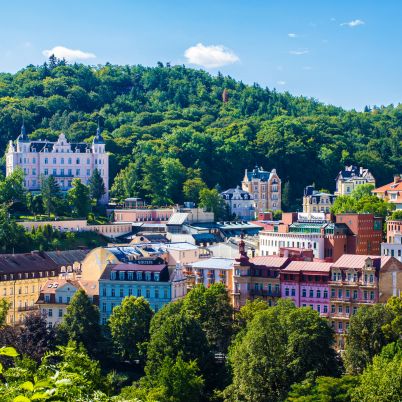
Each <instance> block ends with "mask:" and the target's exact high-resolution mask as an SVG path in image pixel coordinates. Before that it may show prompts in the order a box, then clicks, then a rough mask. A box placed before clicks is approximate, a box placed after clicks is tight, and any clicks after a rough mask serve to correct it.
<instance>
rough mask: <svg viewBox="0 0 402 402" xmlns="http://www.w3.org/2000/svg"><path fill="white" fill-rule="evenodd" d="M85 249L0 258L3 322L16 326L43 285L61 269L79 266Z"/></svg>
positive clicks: (33, 307) (30, 309)
mask: <svg viewBox="0 0 402 402" xmlns="http://www.w3.org/2000/svg"><path fill="white" fill-rule="evenodd" d="M86 253H87V252H86V251H85V250H70V251H50V252H35V251H32V252H31V253H25V254H3V255H0V297H2V298H4V299H6V300H7V301H8V302H9V303H10V309H9V311H8V314H7V318H6V322H7V323H8V324H11V325H17V324H20V323H21V322H22V320H23V318H24V315H25V314H27V313H29V312H32V311H35V310H38V306H37V305H36V304H35V303H36V301H37V300H38V297H39V294H40V291H41V289H42V287H43V286H44V284H45V283H46V282H47V281H48V280H49V279H51V278H57V277H58V275H59V272H60V271H61V270H63V269H71V270H72V269H73V267H79V266H80V261H81V260H82V259H84V257H85V255H86Z"/></svg>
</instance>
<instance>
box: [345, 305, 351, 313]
mask: <svg viewBox="0 0 402 402" xmlns="http://www.w3.org/2000/svg"><path fill="white" fill-rule="evenodd" d="M345 312H346V314H350V306H346V307H345Z"/></svg>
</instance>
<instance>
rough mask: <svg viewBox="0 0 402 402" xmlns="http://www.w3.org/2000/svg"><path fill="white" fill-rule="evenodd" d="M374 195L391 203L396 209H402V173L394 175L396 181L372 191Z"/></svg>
mask: <svg viewBox="0 0 402 402" xmlns="http://www.w3.org/2000/svg"><path fill="white" fill-rule="evenodd" d="M372 193H373V194H374V195H376V196H377V197H378V198H381V199H383V200H385V201H387V202H390V203H391V204H394V205H395V209H402V178H401V175H400V174H396V175H394V181H392V182H391V183H388V184H385V185H384V186H381V187H378V188H376V189H375V190H373V191H372Z"/></svg>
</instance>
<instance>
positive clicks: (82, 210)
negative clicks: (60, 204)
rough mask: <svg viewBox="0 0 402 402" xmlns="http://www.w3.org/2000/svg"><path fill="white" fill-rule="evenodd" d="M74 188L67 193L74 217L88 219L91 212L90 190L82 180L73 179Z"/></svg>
mask: <svg viewBox="0 0 402 402" xmlns="http://www.w3.org/2000/svg"><path fill="white" fill-rule="evenodd" d="M71 185H72V187H71V188H70V190H68V192H67V201H68V204H69V205H70V207H71V209H72V213H73V216H76V217H80V218H86V217H87V215H88V213H89V211H90V210H91V200H90V198H89V188H88V186H86V185H85V184H83V183H82V182H81V179H77V178H75V179H73V181H72V183H71Z"/></svg>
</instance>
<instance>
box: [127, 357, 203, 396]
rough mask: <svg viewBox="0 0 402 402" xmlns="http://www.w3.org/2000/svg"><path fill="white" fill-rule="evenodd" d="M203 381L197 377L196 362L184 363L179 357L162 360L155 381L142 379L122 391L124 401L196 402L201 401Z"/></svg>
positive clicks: (200, 377)
mask: <svg viewBox="0 0 402 402" xmlns="http://www.w3.org/2000/svg"><path fill="white" fill-rule="evenodd" d="M203 388H204V379H203V378H202V376H201V375H199V368H198V366H197V363H196V361H194V360H193V361H190V362H186V361H184V360H183V359H182V358H181V357H180V356H179V357H178V358H177V359H176V361H174V360H172V359H171V358H170V357H166V358H165V359H164V360H163V363H162V366H161V368H160V371H159V375H158V377H157V378H155V379H150V378H148V377H143V378H142V379H141V380H140V381H139V382H138V383H134V385H132V386H131V387H126V388H124V389H123V390H122V393H121V395H120V396H121V397H123V399H124V400H133V399H134V398H138V399H139V400H147V401H161V402H164V401H166V402H168V401H169V402H188V401H191V402H197V401H200V400H201V397H202V391H203Z"/></svg>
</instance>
